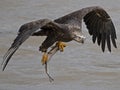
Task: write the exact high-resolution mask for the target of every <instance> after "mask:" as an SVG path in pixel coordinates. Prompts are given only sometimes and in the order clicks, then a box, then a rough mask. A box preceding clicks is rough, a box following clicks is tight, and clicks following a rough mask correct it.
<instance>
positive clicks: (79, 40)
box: [74, 35, 85, 43]
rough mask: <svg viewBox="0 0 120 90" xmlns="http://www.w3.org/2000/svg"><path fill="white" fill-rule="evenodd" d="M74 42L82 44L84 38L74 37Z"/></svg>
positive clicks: (80, 36)
mask: <svg viewBox="0 0 120 90" xmlns="http://www.w3.org/2000/svg"><path fill="white" fill-rule="evenodd" d="M74 40H75V41H77V42H79V43H84V40H85V37H84V36H83V35H76V36H75V37H74Z"/></svg>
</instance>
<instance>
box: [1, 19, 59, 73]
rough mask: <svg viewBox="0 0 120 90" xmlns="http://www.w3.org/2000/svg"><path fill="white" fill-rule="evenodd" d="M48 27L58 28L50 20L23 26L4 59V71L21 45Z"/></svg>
mask: <svg viewBox="0 0 120 90" xmlns="http://www.w3.org/2000/svg"><path fill="white" fill-rule="evenodd" d="M45 26H47V27H48V28H49V27H50V28H51V27H53V28H56V26H57V25H56V24H55V23H54V22H52V21H51V20H48V19H41V20H37V21H33V22H30V23H26V24H24V25H22V26H21V27H20V29H19V33H18V36H17V37H16V38H15V40H14V42H13V43H12V45H11V47H10V48H9V49H8V51H7V53H6V54H5V55H4V57H3V62H2V70H3V71H4V69H5V67H6V65H7V64H8V62H9V60H10V58H11V57H12V55H13V54H14V53H15V52H16V50H17V49H18V48H19V47H20V45H21V44H22V43H23V42H24V41H25V40H26V39H28V38H29V37H30V36H31V35H32V34H33V33H34V32H35V31H36V30H38V29H40V28H42V27H45Z"/></svg>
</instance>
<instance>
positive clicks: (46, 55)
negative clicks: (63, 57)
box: [41, 52, 48, 65]
mask: <svg viewBox="0 0 120 90" xmlns="http://www.w3.org/2000/svg"><path fill="white" fill-rule="evenodd" d="M47 61H48V54H47V53H46V52H44V53H43V56H42V60H41V63H42V65H44V64H45V63H47Z"/></svg>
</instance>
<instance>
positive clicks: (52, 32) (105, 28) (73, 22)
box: [2, 6, 117, 70]
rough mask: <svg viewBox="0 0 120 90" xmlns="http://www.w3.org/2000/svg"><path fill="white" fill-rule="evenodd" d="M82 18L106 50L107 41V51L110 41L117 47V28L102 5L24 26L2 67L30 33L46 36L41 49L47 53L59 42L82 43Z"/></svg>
mask: <svg viewBox="0 0 120 90" xmlns="http://www.w3.org/2000/svg"><path fill="white" fill-rule="evenodd" d="M82 19H83V20H84V22H85V24H86V26H87V29H88V32H89V34H90V35H91V36H92V41H93V43H95V42H96V41H97V43H98V45H99V46H101V48H102V51H103V52H104V51H105V45H106V43H107V47H108V50H109V51H110V52H111V41H112V44H113V46H114V47H115V48H117V45H116V41H115V40H116V39H117V37H116V31H115V27H114V25H113V22H112V20H111V18H110V16H109V15H108V14H107V12H106V11H105V10H104V9H103V8H101V7H98V6H93V7H87V8H83V9H80V10H78V11H75V12H73V13H70V14H68V15H66V16H63V17H61V18H58V19H55V20H53V21H52V20H49V19H41V20H37V21H33V22H30V23H26V24H24V25H22V26H21V27H20V29H19V33H18V36H17V37H16V39H15V40H14V42H13V44H12V45H11V47H10V48H9V49H8V51H7V53H6V54H5V55H4V58H3V63H2V67H3V70H4V69H5V67H6V65H7V64H8V62H9V60H10V58H11V57H12V55H13V54H14V53H15V52H16V50H17V49H18V48H19V47H20V45H21V44H22V43H23V42H24V41H25V40H26V39H28V38H29V37H30V36H47V38H46V39H45V41H44V42H43V43H42V45H41V46H40V49H39V50H40V51H42V52H47V49H48V48H49V47H50V46H52V45H53V44H54V43H55V42H57V41H62V42H69V41H72V40H75V41H77V42H80V43H83V41H84V36H83V35H82V28H81V26H82ZM37 30H39V31H37Z"/></svg>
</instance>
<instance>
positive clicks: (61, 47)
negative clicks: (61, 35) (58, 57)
mask: <svg viewBox="0 0 120 90" xmlns="http://www.w3.org/2000/svg"><path fill="white" fill-rule="evenodd" d="M56 46H58V48H59V50H60V51H61V52H63V51H64V47H66V44H65V43H63V42H61V41H58V42H57V43H56Z"/></svg>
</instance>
